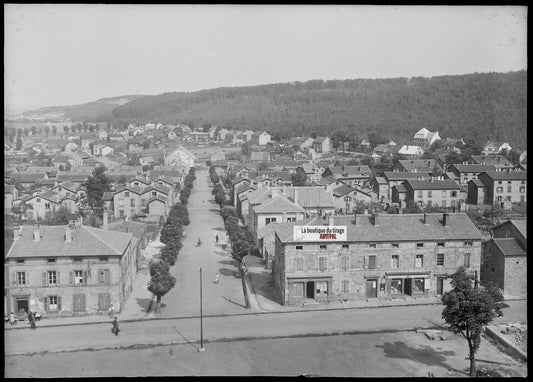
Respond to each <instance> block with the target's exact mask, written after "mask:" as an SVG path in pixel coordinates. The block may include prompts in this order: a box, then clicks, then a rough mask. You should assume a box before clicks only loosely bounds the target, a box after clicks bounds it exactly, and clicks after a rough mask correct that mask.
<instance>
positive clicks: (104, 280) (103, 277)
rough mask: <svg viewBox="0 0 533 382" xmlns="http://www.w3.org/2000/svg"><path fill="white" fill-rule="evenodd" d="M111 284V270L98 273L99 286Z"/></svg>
mask: <svg viewBox="0 0 533 382" xmlns="http://www.w3.org/2000/svg"><path fill="white" fill-rule="evenodd" d="M109 283H110V277H109V269H100V270H99V271H98V284H105V285H107V284H109Z"/></svg>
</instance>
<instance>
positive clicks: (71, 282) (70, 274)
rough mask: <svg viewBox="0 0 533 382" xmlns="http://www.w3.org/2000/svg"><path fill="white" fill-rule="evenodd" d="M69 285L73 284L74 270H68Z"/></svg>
mask: <svg viewBox="0 0 533 382" xmlns="http://www.w3.org/2000/svg"><path fill="white" fill-rule="evenodd" d="M69 278H70V285H74V272H69Z"/></svg>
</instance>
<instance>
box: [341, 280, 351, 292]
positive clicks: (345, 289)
mask: <svg viewBox="0 0 533 382" xmlns="http://www.w3.org/2000/svg"><path fill="white" fill-rule="evenodd" d="M342 293H350V280H342Z"/></svg>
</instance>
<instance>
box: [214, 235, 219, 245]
mask: <svg viewBox="0 0 533 382" xmlns="http://www.w3.org/2000/svg"><path fill="white" fill-rule="evenodd" d="M215 240H216V242H217V244H218V235H216V236H215Z"/></svg>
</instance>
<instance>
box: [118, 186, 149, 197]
mask: <svg viewBox="0 0 533 382" xmlns="http://www.w3.org/2000/svg"><path fill="white" fill-rule="evenodd" d="M149 187H151V186H148V188H149ZM146 188H147V187H141V186H130V185H129V184H126V185H119V186H117V188H116V189H115V191H114V192H113V195H116V194H118V193H119V192H122V191H131V192H134V193H136V194H137V195H141V194H142V193H144V192H145V190H146Z"/></svg>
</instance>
